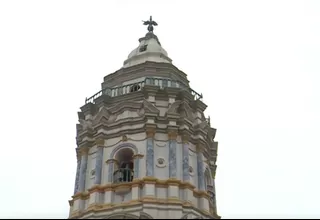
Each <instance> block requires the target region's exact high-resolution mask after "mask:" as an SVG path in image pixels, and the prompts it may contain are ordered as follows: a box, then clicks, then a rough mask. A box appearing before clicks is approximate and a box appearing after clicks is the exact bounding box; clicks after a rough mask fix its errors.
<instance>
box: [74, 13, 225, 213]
mask: <svg viewBox="0 0 320 220" xmlns="http://www.w3.org/2000/svg"><path fill="white" fill-rule="evenodd" d="M143 24H144V25H146V26H147V29H148V32H147V33H146V35H145V36H144V37H142V38H140V39H139V46H138V47H137V48H135V49H134V50H132V52H131V53H130V54H129V56H128V57H127V59H126V60H125V61H124V63H123V66H122V67H121V68H120V69H119V70H117V71H116V72H114V73H111V74H109V75H107V76H105V77H104V78H103V82H102V84H101V90H100V91H99V92H97V93H96V94H94V95H92V96H91V97H90V98H86V100H85V103H84V105H83V106H82V107H81V111H80V112H78V117H79V124H77V125H76V129H77V136H76V142H77V143H76V144H77V148H76V155H77V170H76V178H75V187H74V193H73V196H72V199H71V200H69V205H70V214H69V218H70V219H87V218H88V219H219V218H220V216H219V215H218V214H217V206H216V192H215V174H216V167H217V166H216V160H217V148H218V143H217V142H215V141H214V138H215V134H216V129H214V128H212V127H211V125H210V118H206V117H205V115H204V111H205V109H206V107H207V105H206V104H205V103H204V102H203V101H202V94H200V93H198V92H196V91H194V90H193V89H192V88H190V86H189V81H188V78H187V75H186V74H185V73H184V72H183V71H181V70H180V69H178V68H177V67H176V66H174V65H173V64H172V60H171V58H170V57H169V56H168V53H167V52H166V50H165V49H164V48H163V47H162V45H161V44H160V41H159V39H158V37H157V36H156V35H155V34H154V32H153V31H154V30H153V29H154V26H157V23H156V22H155V21H153V20H152V17H150V19H149V20H148V21H145V22H144V23H143Z"/></svg>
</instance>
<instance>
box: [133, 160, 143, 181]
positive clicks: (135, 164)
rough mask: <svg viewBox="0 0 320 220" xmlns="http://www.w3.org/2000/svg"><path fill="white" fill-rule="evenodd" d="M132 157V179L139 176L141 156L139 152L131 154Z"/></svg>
mask: <svg viewBox="0 0 320 220" xmlns="http://www.w3.org/2000/svg"><path fill="white" fill-rule="evenodd" d="M132 158H133V179H138V178H139V170H140V159H141V158H142V155H141V154H136V155H133V156H132Z"/></svg>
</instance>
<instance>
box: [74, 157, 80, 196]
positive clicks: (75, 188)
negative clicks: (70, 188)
mask: <svg viewBox="0 0 320 220" xmlns="http://www.w3.org/2000/svg"><path fill="white" fill-rule="evenodd" d="M80 165H81V158H79V157H78V156H77V174H76V180H75V183H74V193H73V194H76V193H77V192H78V190H79V175H80Z"/></svg>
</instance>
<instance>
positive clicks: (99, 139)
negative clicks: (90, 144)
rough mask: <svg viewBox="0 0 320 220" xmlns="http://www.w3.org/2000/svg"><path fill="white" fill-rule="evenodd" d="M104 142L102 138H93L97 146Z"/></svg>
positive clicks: (102, 144)
mask: <svg viewBox="0 0 320 220" xmlns="http://www.w3.org/2000/svg"><path fill="white" fill-rule="evenodd" d="M104 143H105V140H104V139H102V138H98V139H96V140H95V144H96V145H97V146H104Z"/></svg>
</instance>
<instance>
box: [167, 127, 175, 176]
mask: <svg viewBox="0 0 320 220" xmlns="http://www.w3.org/2000/svg"><path fill="white" fill-rule="evenodd" d="M168 136H169V178H177V132H175V131H171V132H169V134H168Z"/></svg>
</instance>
